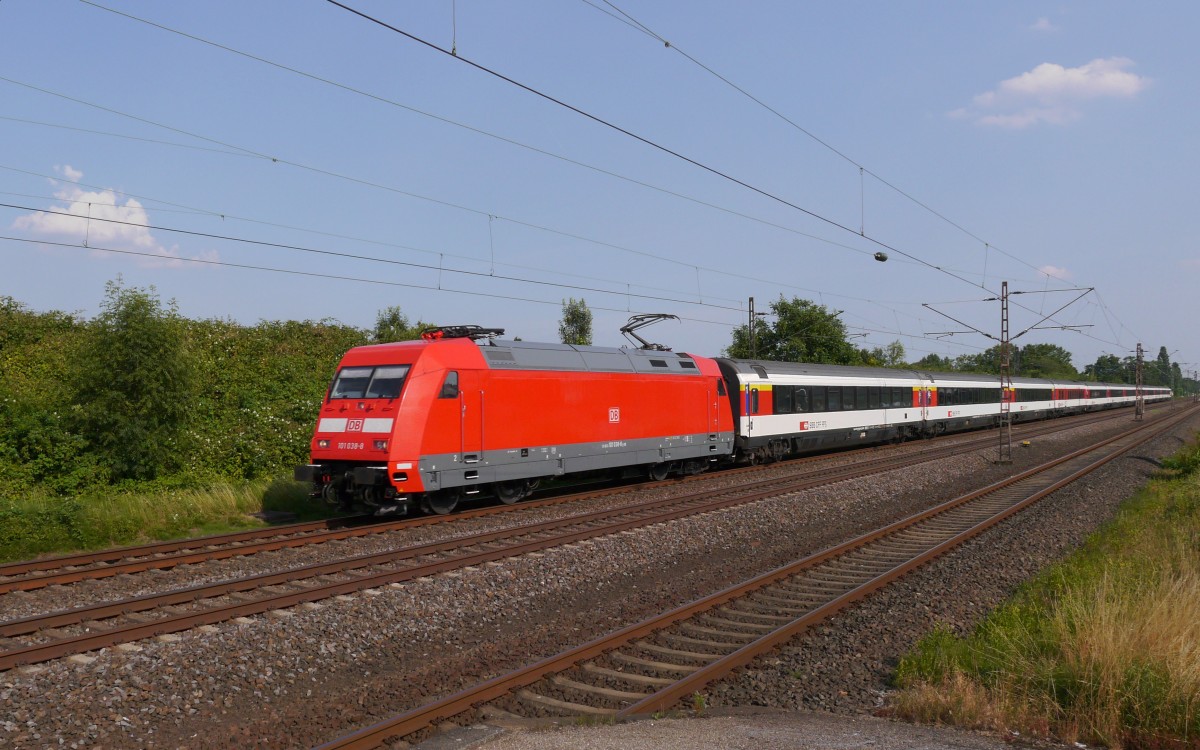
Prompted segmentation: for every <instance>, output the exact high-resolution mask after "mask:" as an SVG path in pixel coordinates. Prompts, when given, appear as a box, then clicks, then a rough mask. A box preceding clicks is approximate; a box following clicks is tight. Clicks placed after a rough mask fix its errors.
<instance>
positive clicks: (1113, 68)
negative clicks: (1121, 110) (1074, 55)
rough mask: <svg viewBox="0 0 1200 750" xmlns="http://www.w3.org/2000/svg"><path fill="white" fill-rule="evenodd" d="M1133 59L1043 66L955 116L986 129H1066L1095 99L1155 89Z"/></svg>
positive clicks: (1002, 85) (1011, 80) (1130, 95)
mask: <svg viewBox="0 0 1200 750" xmlns="http://www.w3.org/2000/svg"><path fill="white" fill-rule="evenodd" d="M1133 64H1134V63H1133V61H1132V60H1130V59H1129V58H1127V57H1110V58H1107V59H1096V60H1092V61H1091V62H1089V63H1086V64H1084V65H1080V66H1079V67H1077V68H1066V67H1063V66H1062V65H1059V64H1057V63H1042V64H1041V65H1038V66H1037V67H1035V68H1034V69H1033V70H1030V71H1028V72H1025V73H1022V74H1021V75H1019V76H1016V77H1014V78H1009V79H1007V80H1004V81H1001V82H1000V84H999V85H998V86H997V87H996V88H995V89H993V90H991V91H987V92H984V93H982V94H979V95H978V96H976V97H975V98H974V99H973V100H972V101H971V106H969V107H964V108H962V109H957V110H955V111H953V112H951V113H950V115H951V116H952V117H957V118H962V119H969V120H971V121H973V122H975V123H977V124H980V125H994V126H997V127H1004V128H1026V127H1029V126H1031V125H1036V124H1038V123H1043V122H1044V123H1050V124H1052V125H1065V124H1067V123H1070V122H1073V121H1075V120H1078V119H1079V118H1080V117H1082V116H1083V109H1082V107H1083V104H1084V103H1085V102H1087V101H1089V100H1094V99H1102V98H1109V99H1130V98H1133V97H1134V96H1137V94H1138V93H1139V92H1141V91H1142V90H1143V89H1145V88H1146V86H1147V85H1149V82H1150V81H1149V79H1147V78H1145V77H1142V76H1139V75H1137V74H1136V73H1133V72H1131V71H1130V70H1129V68H1131V67H1133Z"/></svg>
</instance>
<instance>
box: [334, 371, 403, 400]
mask: <svg viewBox="0 0 1200 750" xmlns="http://www.w3.org/2000/svg"><path fill="white" fill-rule="evenodd" d="M408 369H409V366H408V365H386V366H382V367H343V368H342V369H341V371H340V372H338V374H337V378H336V379H335V380H334V381H333V387H332V388H330V389H329V398H330V399H335V398H338V399H341V398H399V397H400V390H401V389H402V388H403V387H404V378H405V377H407V376H408Z"/></svg>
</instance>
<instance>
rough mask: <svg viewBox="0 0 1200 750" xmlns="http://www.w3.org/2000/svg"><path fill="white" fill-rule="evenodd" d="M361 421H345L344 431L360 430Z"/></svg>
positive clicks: (361, 426)
mask: <svg viewBox="0 0 1200 750" xmlns="http://www.w3.org/2000/svg"><path fill="white" fill-rule="evenodd" d="M362 428H363V421H362V420H361V419H351V420H350V421H349V422H347V423H346V432H362Z"/></svg>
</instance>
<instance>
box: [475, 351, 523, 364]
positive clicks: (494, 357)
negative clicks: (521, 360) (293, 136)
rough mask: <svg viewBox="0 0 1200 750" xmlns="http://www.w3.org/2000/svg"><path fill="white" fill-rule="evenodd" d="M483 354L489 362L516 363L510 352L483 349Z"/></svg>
mask: <svg viewBox="0 0 1200 750" xmlns="http://www.w3.org/2000/svg"><path fill="white" fill-rule="evenodd" d="M483 353H484V355H485V356H486V357H487V358H488V359H489V360H491V361H493V362H516V361H517V360H516V358H515V357H513V353H512V352H507V351H504V350H503V349H500V350H492V349H484V350H483Z"/></svg>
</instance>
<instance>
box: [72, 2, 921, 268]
mask: <svg viewBox="0 0 1200 750" xmlns="http://www.w3.org/2000/svg"><path fill="white" fill-rule="evenodd" d="M78 1H79V2H80V3H83V4H84V5H88V6H91V7H93V8H96V9H98V10H103V11H107V12H109V13H113V14H115V15H118V16H121V17H124V18H127V19H129V20H131V21H136V22H138V23H144V24H146V25H148V26H151V27H153V28H156V29H160V30H162V31H166V32H169V33H172V34H177V35H179V36H181V37H184V38H187V39H191V40H193V41H196V42H199V43H201V44H206V45H210V46H212V47H215V48H217V49H220V50H224V51H226V52H229V53H231V54H234V55H239V56H241V57H244V58H247V59H249V60H253V61H255V62H259V63H262V64H264V65H269V66H271V67H274V68H277V69H279V70H283V71H286V72H288V73H293V74H295V75H298V76H302V77H304V78H308V79H310V80H313V81H316V82H319V83H322V84H325V85H328V86H333V87H335V88H338V89H341V90H343V91H346V92H349V93H352V94H356V95H358V96H363V97H366V98H368V99H371V100H374V101H376V102H379V103H381V104H386V105H389V106H392V107H396V108H399V109H403V110H406V111H408V112H410V113H412V114H416V115H419V116H421V117H427V118H429V119H432V120H435V121H437V122H440V123H443V124H445V125H450V126H453V127H456V128H461V129H463V130H466V131H468V132H471V133H474V134H477V135H481V136H485V137H487V138H492V139H495V140H497V141H501V142H503V143H507V144H509V145H511V146H515V147H517V148H521V149H525V150H527V151H530V152H532V153H536V154H540V155H542V156H546V157H549V158H551V159H557V160H559V161H562V162H564V163H567V164H571V165H573V166H576V167H580V168H583V169H587V170H591V171H593V172H596V173H598V174H602V175H605V176H608V177H612V178H614V179H617V180H622V181H624V182H627V183H630V184H633V185H637V186H639V187H643V188H646V189H648V190H653V191H656V192H659V193H662V194H664V195H668V196H671V197H674V198H678V199H680V200H684V201H688V202H690V203H694V204H696V205H699V206H702V207H705V208H710V209H713V210H715V211H721V212H723V213H726V214H729V215H731V216H735V217H738V218H741V219H745V220H747V221H752V222H755V223H757V224H761V225H763V226H767V227H771V228H773V229H778V230H781V231H784V232H788V233H791V234H794V235H797V236H800V237H806V238H808V239H811V240H814V241H817V242H822V243H824V244H827V245H830V246H832V247H838V248H841V249H843V250H848V251H851V252H855V253H860V254H863V255H871V252H870V251H867V250H863V249H861V248H857V247H853V246H852V245H846V244H844V243H840V242H837V241H836V240H831V239H829V238H827V237H821V236H819V235H814V234H811V233H808V232H804V231H801V230H799V229H796V228H794V227H789V226H786V225H783V224H779V223H778V222H774V221H771V220H769V219H764V218H762V217H759V216H754V215H752V214H747V213H745V212H743V211H738V210H736V209H732V208H729V207H727V206H721V205H719V204H716V203H712V202H711V201H706V200H704V199H702V198H697V197H695V196H691V195H687V194H686V193H681V192H678V191H676V190H671V189H670V188H665V187H662V186H660V185H655V184H653V183H649V182H646V181H644V180H639V179H637V178H635V177H630V176H628V175H623V174H620V173H619V172H614V171H612V170H610V169H606V168H604V167H600V166H597V165H595V164H589V163H587V162H584V161H580V160H578V159H573V158H571V157H569V156H564V155H562V154H557V153H555V152H553V151H549V150H547V149H543V148H539V147H537V146H533V145H530V144H527V143H523V142H521V141H518V140H516V139H514V138H509V137H507V136H503V135H499V134H497V133H493V132H491V131H488V130H484V129H482V128H478V127H475V126H473V125H467V124H465V123H462V122H459V121H457V120H453V119H451V118H448V117H444V116H442V115H437V114H434V113H432V112H427V111H425V110H422V109H419V108H417V107H412V106H410V105H407V104H403V103H401V102H398V101H396V100H394V99H391V98H389V97H385V96H381V95H379V94H374V93H371V92H369V91H365V90H363V89H359V88H356V87H354V86H350V85H347V84H344V83H340V82H338V81H334V80H332V79H330V78H326V77H323V76H318V75H316V74H313V73H309V72H307V71H303V70H300V69H299V68H295V67H292V66H290V65H284V64H282V63H278V62H275V61H273V60H269V59H267V58H264V57H261V56H258V55H254V54H251V53H249V52H244V51H242V50H239V49H236V48H234V47H230V46H228V45H225V44H221V43H219V42H214V41H212V40H209V39H205V38H204V37H201V36H197V35H195V34H190V33H188V32H186V31H181V30H179V29H175V28H172V27H170V26H165V25H163V24H160V23H156V22H154V21H150V20H148V19H145V18H141V17H139V16H135V15H132V14H130V13H126V12H123V11H119V10H116V9H114V8H109V7H107V6H105V5H101V4H99V3H96V2H93V0H78ZM117 137H121V136H117ZM908 262H915V261H908Z"/></svg>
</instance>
